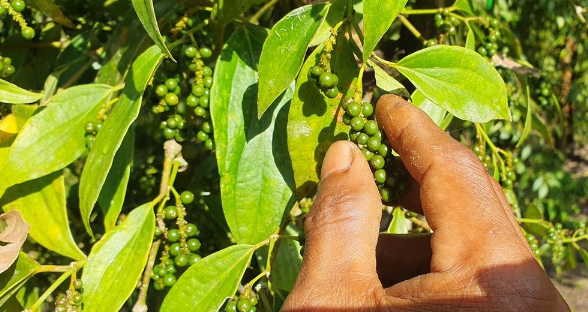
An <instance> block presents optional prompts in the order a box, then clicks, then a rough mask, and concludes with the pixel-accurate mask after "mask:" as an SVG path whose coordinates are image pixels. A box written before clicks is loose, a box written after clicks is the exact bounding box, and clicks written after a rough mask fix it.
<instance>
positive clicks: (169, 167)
mask: <svg viewBox="0 0 588 312" xmlns="http://www.w3.org/2000/svg"><path fill="white" fill-rule="evenodd" d="M163 150H164V155H165V158H164V161H163V170H162V172H161V183H160V185H159V196H158V198H161V202H162V203H165V202H166V201H167V200H168V199H169V191H170V182H171V183H172V184H173V180H174V179H175V174H176V173H177V168H178V167H177V166H174V163H176V162H175V161H174V160H175V159H176V158H177V157H178V156H179V155H180V153H181V152H182V146H181V145H180V144H178V142H176V141H175V140H168V141H166V142H165V143H164V144H163ZM174 168H175V170H174ZM173 171H175V172H173ZM163 206H164V205H162V204H160V205H159V207H158V209H157V210H158V211H157V226H159V227H160V228H162V230H165V224H164V223H163V220H162V219H161V215H162V214H163ZM162 224H163V226H162ZM160 245H161V239H157V240H155V241H154V242H153V244H151V250H150V251H149V258H148V260H147V265H146V266H145V271H144V272H143V279H142V280H141V288H140V289H139V296H138V297H137V302H136V303H135V305H134V306H133V310H132V311H133V312H146V311H147V303H146V299H147V290H148V289H149V281H150V280H151V274H152V273H153V266H154V265H155V260H156V259H157V252H158V251H159V247H160Z"/></svg>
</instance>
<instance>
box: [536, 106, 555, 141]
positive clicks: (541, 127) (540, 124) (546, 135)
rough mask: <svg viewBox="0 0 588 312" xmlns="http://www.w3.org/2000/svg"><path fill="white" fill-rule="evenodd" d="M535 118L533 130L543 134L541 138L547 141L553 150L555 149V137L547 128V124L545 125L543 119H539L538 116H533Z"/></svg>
mask: <svg viewBox="0 0 588 312" xmlns="http://www.w3.org/2000/svg"><path fill="white" fill-rule="evenodd" d="M532 118H533V125H532V127H533V129H536V130H537V131H539V133H540V134H541V137H542V138H543V139H544V140H545V141H547V144H548V145H549V146H550V147H551V148H553V147H554V144H555V143H554V142H553V136H552V135H551V130H550V129H549V128H548V127H547V124H545V121H544V120H543V119H541V117H539V116H538V115H537V114H533V116H532Z"/></svg>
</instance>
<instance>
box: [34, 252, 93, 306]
mask: <svg viewBox="0 0 588 312" xmlns="http://www.w3.org/2000/svg"><path fill="white" fill-rule="evenodd" d="M85 264H86V260H81V261H78V262H72V263H71V265H69V266H63V265H43V266H41V269H39V271H38V272H63V274H61V276H60V277H59V278H58V279H57V280H56V281H55V282H53V284H51V286H49V288H47V290H46V291H45V292H44V293H43V294H42V295H41V296H40V297H39V299H37V301H35V303H33V305H31V306H30V307H29V308H27V309H26V310H27V311H35V310H37V309H38V308H39V307H40V306H41V304H42V303H43V302H45V300H46V299H47V297H49V296H50V295H51V294H52V293H53V292H54V291H55V289H57V287H59V285H61V283H63V282H64V281H65V280H66V279H67V278H68V277H70V276H71V275H72V274H74V273H75V272H77V271H78V270H79V269H80V268H81V267H83V266H84V265H85ZM66 267H67V270H65V271H63V270H64V269H65V268H66ZM49 270H51V271H49Z"/></svg>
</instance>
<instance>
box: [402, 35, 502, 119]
mask: <svg viewBox="0 0 588 312" xmlns="http://www.w3.org/2000/svg"><path fill="white" fill-rule="evenodd" d="M396 69H398V71H399V72H400V73H401V74H403V75H404V76H406V78H408V79H409V80H410V81H411V82H412V83H413V84H414V85H415V87H416V88H417V89H419V90H420V91H421V92H422V93H423V94H424V95H425V97H427V98H428V99H429V100H431V101H432V102H433V103H435V104H437V105H439V106H441V107H442V108H444V109H446V110H447V111H448V112H450V113H451V114H453V115H454V116H455V117H458V118H460V119H463V120H467V121H472V122H488V121H490V120H492V119H507V120H510V118H511V117H510V111H509V109H508V102H507V94H506V87H505V85H504V82H503V81H502V78H501V77H500V75H499V74H498V72H497V71H496V69H495V68H494V67H493V66H492V65H491V64H490V63H489V62H488V61H486V60H485V59H484V58H483V57H482V56H480V55H479V54H478V53H476V52H475V51H472V50H469V49H466V48H463V47H456V46H445V45H439V46H433V47H430V48H426V49H423V50H420V51H418V52H415V53H413V54H410V55H408V56H407V57H405V58H403V59H402V60H400V61H399V62H398V64H397V65H396Z"/></svg>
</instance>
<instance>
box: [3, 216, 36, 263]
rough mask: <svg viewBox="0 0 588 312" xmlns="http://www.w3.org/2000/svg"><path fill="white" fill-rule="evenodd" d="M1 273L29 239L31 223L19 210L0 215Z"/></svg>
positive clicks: (16, 256)
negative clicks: (29, 223)
mask: <svg viewBox="0 0 588 312" xmlns="http://www.w3.org/2000/svg"><path fill="white" fill-rule="evenodd" d="M0 229H2V232H0V273H2V272H4V271H6V269H8V268H9V267H10V266H11V265H12V263H14V261H16V258H18V252H19V251H20V248H21V247H22V245H23V244H24V242H25V240H26V239H27V234H28V233H29V225H28V224H27V223H26V222H25V220H24V219H23V218H22V216H21V215H20V212H18V211H15V210H13V211H10V212H7V213H4V214H2V215H0Z"/></svg>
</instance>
